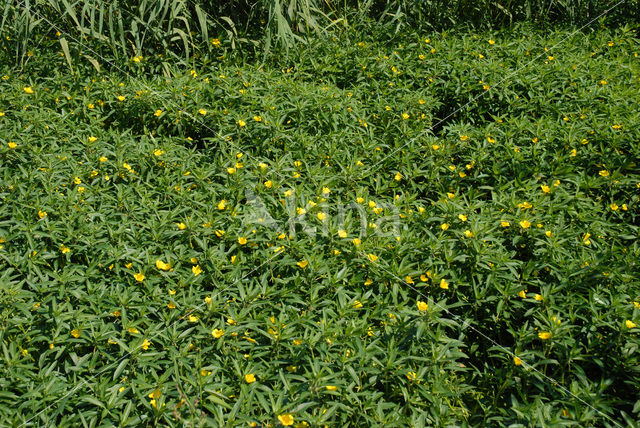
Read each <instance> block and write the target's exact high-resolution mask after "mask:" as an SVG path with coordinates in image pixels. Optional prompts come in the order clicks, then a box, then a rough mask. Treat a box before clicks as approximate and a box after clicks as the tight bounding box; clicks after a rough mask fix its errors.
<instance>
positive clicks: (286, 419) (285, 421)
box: [278, 413, 293, 426]
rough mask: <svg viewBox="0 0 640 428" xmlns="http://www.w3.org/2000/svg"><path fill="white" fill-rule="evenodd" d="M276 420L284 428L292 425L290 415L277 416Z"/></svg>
mask: <svg viewBox="0 0 640 428" xmlns="http://www.w3.org/2000/svg"><path fill="white" fill-rule="evenodd" d="M278 420H279V421H280V423H281V424H282V425H284V426H289V425H293V416H292V415H291V413H285V414H284V415H278Z"/></svg>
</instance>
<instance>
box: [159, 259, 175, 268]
mask: <svg viewBox="0 0 640 428" xmlns="http://www.w3.org/2000/svg"><path fill="white" fill-rule="evenodd" d="M156 267H157V268H158V269H160V270H165V271H166V270H169V269H171V265H170V264H169V263H165V262H163V261H162V260H160V259H158V260H156Z"/></svg>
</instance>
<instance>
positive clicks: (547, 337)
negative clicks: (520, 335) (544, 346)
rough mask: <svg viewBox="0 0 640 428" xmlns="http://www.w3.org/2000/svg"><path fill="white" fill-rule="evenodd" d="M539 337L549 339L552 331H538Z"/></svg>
mask: <svg viewBox="0 0 640 428" xmlns="http://www.w3.org/2000/svg"><path fill="white" fill-rule="evenodd" d="M538 337H539V338H540V339H542V340H547V339H550V338H551V333H549V332H548V331H541V332H540V333H538Z"/></svg>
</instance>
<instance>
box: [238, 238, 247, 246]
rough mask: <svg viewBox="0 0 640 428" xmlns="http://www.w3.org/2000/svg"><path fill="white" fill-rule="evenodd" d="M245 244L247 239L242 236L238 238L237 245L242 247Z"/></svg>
mask: <svg viewBox="0 0 640 428" xmlns="http://www.w3.org/2000/svg"><path fill="white" fill-rule="evenodd" d="M246 243H247V238H245V237H244V236H241V237H240V238H238V244H240V245H244V244H246Z"/></svg>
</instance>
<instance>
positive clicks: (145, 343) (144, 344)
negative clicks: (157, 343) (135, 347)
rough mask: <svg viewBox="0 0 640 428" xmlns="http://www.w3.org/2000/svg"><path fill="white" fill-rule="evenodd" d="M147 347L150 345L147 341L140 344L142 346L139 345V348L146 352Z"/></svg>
mask: <svg viewBox="0 0 640 428" xmlns="http://www.w3.org/2000/svg"><path fill="white" fill-rule="evenodd" d="M149 345H151V342H149V341H148V340H147V339H145V340H144V341H143V342H142V345H140V347H141V348H142V349H144V350H145V351H146V350H147V349H149Z"/></svg>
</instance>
